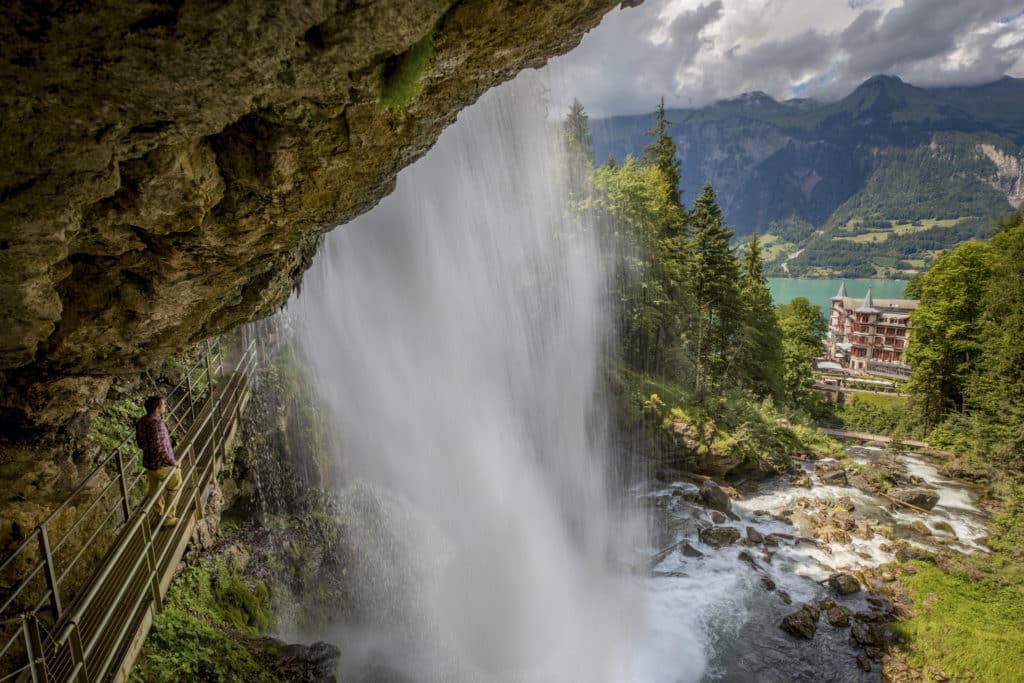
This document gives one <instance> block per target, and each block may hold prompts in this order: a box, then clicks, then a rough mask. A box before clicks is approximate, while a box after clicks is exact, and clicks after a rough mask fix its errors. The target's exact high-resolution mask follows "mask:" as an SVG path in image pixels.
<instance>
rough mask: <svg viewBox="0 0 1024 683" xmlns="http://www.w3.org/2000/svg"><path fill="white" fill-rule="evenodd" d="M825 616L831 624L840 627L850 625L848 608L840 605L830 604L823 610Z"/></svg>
mask: <svg viewBox="0 0 1024 683" xmlns="http://www.w3.org/2000/svg"><path fill="white" fill-rule="evenodd" d="M825 618H826V619H828V623H830V624H832V625H833V626H837V627H842V626H849V625H850V610H848V609H846V608H845V607H843V606H841V605H832V606H831V607H829V608H828V610H827V611H826V612H825Z"/></svg>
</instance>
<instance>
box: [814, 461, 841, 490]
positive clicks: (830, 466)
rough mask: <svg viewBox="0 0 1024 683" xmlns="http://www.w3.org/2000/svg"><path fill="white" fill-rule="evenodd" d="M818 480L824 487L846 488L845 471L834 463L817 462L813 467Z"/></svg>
mask: <svg viewBox="0 0 1024 683" xmlns="http://www.w3.org/2000/svg"><path fill="white" fill-rule="evenodd" d="M814 473H815V474H817V475H818V480H819V481H821V483H822V484H824V485H826V486H846V485H847V481H846V470H844V469H843V467H842V465H840V464H839V463H838V462H835V461H826V462H819V463H818V464H817V465H815V466H814Z"/></svg>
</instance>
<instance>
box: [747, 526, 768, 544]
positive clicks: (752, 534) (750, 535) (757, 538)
mask: <svg viewBox="0 0 1024 683" xmlns="http://www.w3.org/2000/svg"><path fill="white" fill-rule="evenodd" d="M747 540H748V541H750V542H751V543H764V536H762V535H761V532H760V531H758V530H757V529H755V528H754V527H752V526H748V527H747Z"/></svg>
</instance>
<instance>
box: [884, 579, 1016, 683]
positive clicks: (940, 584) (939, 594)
mask: <svg viewBox="0 0 1024 683" xmlns="http://www.w3.org/2000/svg"><path fill="white" fill-rule="evenodd" d="M913 564H914V565H915V566H916V568H917V573H916V574H914V575H912V576H908V577H906V578H904V580H903V583H904V585H905V586H906V587H907V589H908V590H909V592H910V596H911V598H913V600H914V612H915V615H914V618H913V619H910V620H909V621H905V622H901V623H899V624H895V625H894V626H893V630H895V631H896V632H898V633H899V634H900V635H902V636H903V637H904V639H905V640H906V649H907V659H908V660H909V661H910V663H911V664H913V665H915V666H917V667H922V668H923V667H925V666H930V667H936V668H939V669H941V670H942V671H943V672H945V673H946V674H947V675H949V676H951V677H953V678H958V677H966V676H967V675H968V674H973V675H974V679H972V680H983V681H991V682H993V683H996V682H1000V681H1006V682H1007V683H1009V682H1011V681H1020V680H1021V676H1022V675H1024V586H1022V585H1021V584H1020V583H1005V582H1002V581H1000V580H998V577H996V576H989V577H975V578H971V577H968V576H963V575H960V574H947V573H944V572H943V571H942V570H941V569H939V568H938V567H936V566H934V565H931V564H928V563H925V562H915V563H913Z"/></svg>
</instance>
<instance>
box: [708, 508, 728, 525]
mask: <svg viewBox="0 0 1024 683" xmlns="http://www.w3.org/2000/svg"><path fill="white" fill-rule="evenodd" d="M727 519H729V518H728V517H726V516H725V515H724V514H722V513H721V512H719V511H718V510H712V511H711V521H712V522H714V523H715V524H725V521H726V520H727Z"/></svg>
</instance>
